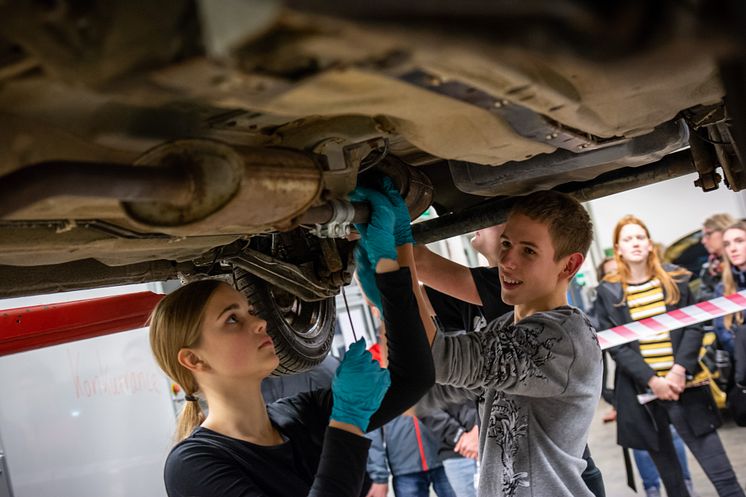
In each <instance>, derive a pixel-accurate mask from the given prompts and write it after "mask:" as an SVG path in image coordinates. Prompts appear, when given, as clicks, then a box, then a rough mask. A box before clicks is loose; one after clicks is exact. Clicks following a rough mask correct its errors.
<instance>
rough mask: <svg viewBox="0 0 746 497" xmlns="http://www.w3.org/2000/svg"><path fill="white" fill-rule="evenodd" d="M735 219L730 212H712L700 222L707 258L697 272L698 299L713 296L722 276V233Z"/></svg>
mask: <svg viewBox="0 0 746 497" xmlns="http://www.w3.org/2000/svg"><path fill="white" fill-rule="evenodd" d="M735 222H736V220H735V219H733V217H732V216H731V215H730V214H726V213H720V214H713V215H712V216H710V217H708V218H707V219H705V222H704V223H702V245H703V246H704V247H705V250H707V260H706V261H705V263H704V264H702V269H700V272H699V278H700V287H699V300H708V299H711V298H713V297H714V296H715V293H716V288H717V286H718V284H720V280H721V279H722V277H723V258H724V257H723V233H724V231H725V229H726V228H727V227H728V226H731V225H732V224H733V223H735Z"/></svg>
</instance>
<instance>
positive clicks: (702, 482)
mask: <svg viewBox="0 0 746 497" xmlns="http://www.w3.org/2000/svg"><path fill="white" fill-rule="evenodd" d="M608 411H609V406H608V405H607V404H606V403H604V402H601V403H600V404H599V408H598V410H597V411H596V416H595V418H594V420H593V425H592V426H591V434H590V440H589V445H590V448H591V453H592V454H593V459H594V460H595V461H596V464H597V465H598V467H600V468H601V471H603V475H604V482H605V483H606V495H607V497H634V496H643V497H644V495H645V494H644V492H643V490H642V483H641V482H640V479H639V476H638V477H637V485H638V489H639V491H638V493H637V494H635V492H634V491H632V489H630V488H629V487H627V477H626V473H625V471H624V461H623V459H622V449H621V448H620V447H619V446H618V445H617V444H616V425H615V424H614V423H608V424H604V423H603V421H602V420H601V417H602V416H603V415H604V414H605V413H606V412H608ZM718 433H719V434H720V439H721V440H722V441H723V444H724V445H725V450H726V451H727V452H728V456H729V457H730V461H731V464H732V465H733V468H734V469H735V470H736V475H737V476H738V480H739V482H740V483H741V486H746V427H744V428H742V427H739V426H737V425H736V424H735V423H733V422H732V421H730V420H726V422H725V424H724V425H723V427H722V428H720V430H718ZM687 452H688V451H687ZM688 456H689V470H690V472H691V473H692V480H693V482H694V489H695V491H696V492H697V493H698V494H699V495H700V497H717V493H716V492H715V488H714V487H713V486H712V485H711V484H710V482H709V480H708V479H707V477H706V476H705V474H704V473H703V472H702V468H700V467H699V464H697V461H695V460H694V457H692V455H691V453H688Z"/></svg>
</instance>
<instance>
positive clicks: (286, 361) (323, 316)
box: [233, 268, 336, 376]
mask: <svg viewBox="0 0 746 497" xmlns="http://www.w3.org/2000/svg"><path fill="white" fill-rule="evenodd" d="M233 278H234V284H235V286H236V289H237V290H238V291H239V292H241V293H242V294H243V295H244V296H245V297H246V299H247V300H248V301H249V304H251V305H252V306H254V309H255V310H256V312H257V313H258V314H259V316H261V317H262V319H264V320H266V321H267V333H268V334H269V335H270V336H271V337H272V340H273V341H274V344H275V351H276V353H277V357H279V358H280V365H279V366H277V369H275V371H274V372H273V373H272V374H273V375H275V376H283V375H290V374H296V373H301V372H303V371H307V370H309V369H311V368H313V367H314V366H316V365H318V364H319V363H321V361H323V360H324V358H325V357H326V356H327V354H328V353H329V350H330V349H331V345H332V340H333V339H334V330H335V321H336V312H335V304H334V298H333V297H332V298H329V299H325V300H319V301H316V302H306V301H303V300H301V299H299V298H298V297H296V296H295V295H292V294H290V293H288V292H286V291H284V290H282V289H280V288H277V287H275V286H273V285H271V284H269V283H267V282H266V281H264V280H262V279H260V278H258V277H257V276H254V275H253V274H251V273H249V272H247V271H244V270H243V269H240V268H234V269H233Z"/></svg>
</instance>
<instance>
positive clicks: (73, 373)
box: [0, 284, 176, 497]
mask: <svg viewBox="0 0 746 497" xmlns="http://www.w3.org/2000/svg"><path fill="white" fill-rule="evenodd" d="M159 288H160V287H159V284H151V285H128V286H121V287H115V288H103V289H95V290H89V291H81V292H68V293H59V294H55V295H46V296H38V297H21V298H17V299H7V300H0V309H10V308H15V307H22V306H27V305H40V304H47V303H53V302H60V301H70V300H80V299H87V298H96V297H103V296H109V295H113V294H122V293H130V292H137V291H159ZM170 389H171V384H170V382H169V381H168V379H167V378H166V377H165V375H164V374H163V373H162V372H161V370H160V369H159V368H158V366H157V365H156V363H155V360H154V359H153V356H152V354H151V352H150V345H149V342H148V332H147V330H146V329H144V328H143V329H139V330H133V331H129V332H124V333H115V334H112V335H106V336H100V337H96V338H90V339H87V340H80V341H75V342H70V343H64V344H61V345H55V346H51V347H44V348H41V349H36V350H31V351H27V352H21V353H16V354H9V355H5V356H2V357H0V393H1V394H2V395H1V397H0V442H1V443H2V447H0V450H1V451H2V452H4V455H5V457H6V460H7V465H8V473H9V474H10V483H11V487H12V489H13V495H14V496H15V497H129V496H143V497H165V495H166V491H165V486H164V483H163V464H164V461H165V459H166V456H167V454H168V452H169V450H170V448H171V445H172V435H173V433H174V430H175V426H176V423H175V418H176V416H175V412H174V404H173V401H172V396H171V392H170ZM1 494H2V490H1V489H0V495H1Z"/></svg>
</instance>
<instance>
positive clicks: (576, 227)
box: [508, 190, 593, 260]
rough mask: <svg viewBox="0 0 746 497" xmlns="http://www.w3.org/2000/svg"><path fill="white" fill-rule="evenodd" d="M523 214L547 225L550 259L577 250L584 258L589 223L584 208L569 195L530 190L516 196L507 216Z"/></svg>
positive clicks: (590, 233) (589, 238) (590, 234)
mask: <svg viewBox="0 0 746 497" xmlns="http://www.w3.org/2000/svg"><path fill="white" fill-rule="evenodd" d="M513 214H523V215H524V216H526V217H528V218H529V219H532V220H534V221H539V222H542V223H544V224H546V225H547V228H549V236H550V237H551V238H552V243H553V244H554V259H555V260H558V259H561V258H562V257H565V256H568V255H570V254H574V253H575V252H580V253H581V254H582V255H583V256H584V257H585V255H586V254H587V253H588V249H589V248H590V246H591V242H592V241H593V223H592V222H591V217H590V216H589V215H588V211H586V210H585V208H584V207H583V206H582V205H580V202H578V201H577V200H575V199H574V198H572V197H571V196H569V195H567V194H564V193H560V192H555V191H551V190H549V191H541V192H534V193H531V194H530V195H526V196H524V197H518V198H517V199H516V202H515V203H514V204H513V207H511V209H510V212H509V214H508V218H510V216H512V215H513Z"/></svg>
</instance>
